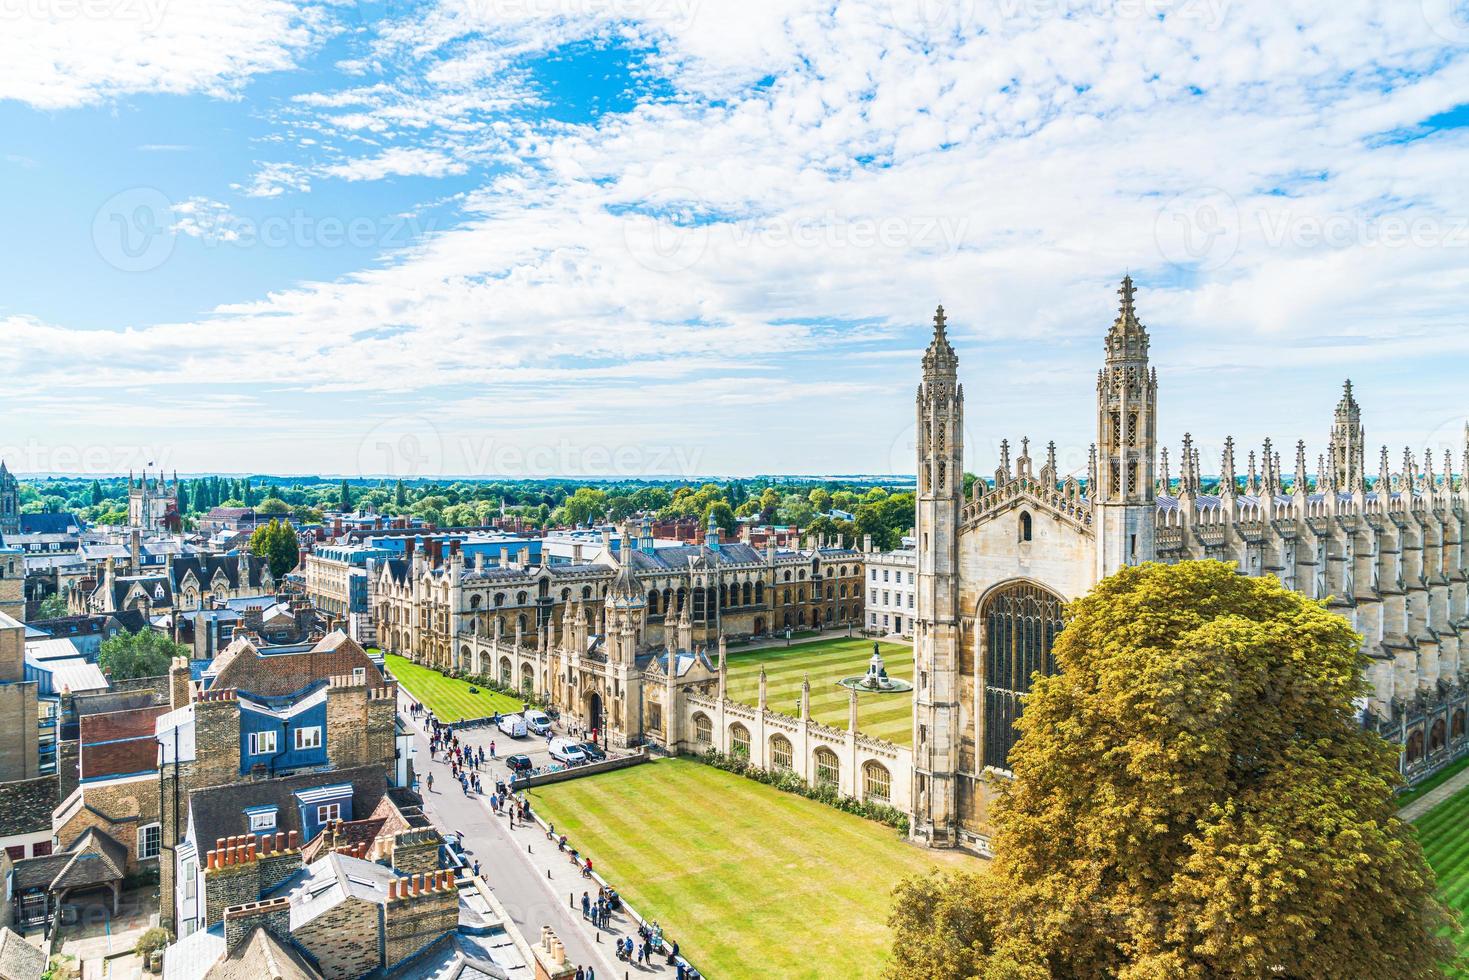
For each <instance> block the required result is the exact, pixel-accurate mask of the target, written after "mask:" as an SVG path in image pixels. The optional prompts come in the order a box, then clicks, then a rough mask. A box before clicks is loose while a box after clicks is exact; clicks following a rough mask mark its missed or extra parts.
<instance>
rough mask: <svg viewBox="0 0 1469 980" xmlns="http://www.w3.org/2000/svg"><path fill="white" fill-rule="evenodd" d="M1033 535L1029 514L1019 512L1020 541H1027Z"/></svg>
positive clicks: (1033, 530) (1033, 529)
mask: <svg viewBox="0 0 1469 980" xmlns="http://www.w3.org/2000/svg"><path fill="white" fill-rule="evenodd" d="M1034 535H1035V528H1034V526H1033V522H1032V521H1031V519H1030V514H1029V513H1027V512H1026V511H1023V510H1022V511H1021V512H1020V540H1021V541H1029V540H1031V539H1032V538H1033V537H1034Z"/></svg>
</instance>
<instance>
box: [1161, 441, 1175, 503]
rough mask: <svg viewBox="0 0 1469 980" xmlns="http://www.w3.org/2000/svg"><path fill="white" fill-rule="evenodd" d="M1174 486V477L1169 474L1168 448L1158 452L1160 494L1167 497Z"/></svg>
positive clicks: (1165, 447)
mask: <svg viewBox="0 0 1469 980" xmlns="http://www.w3.org/2000/svg"><path fill="white" fill-rule="evenodd" d="M1172 486H1173V476H1172V474H1170V473H1169V472H1168V447H1167V446H1164V447H1163V448H1162V449H1160V450H1158V493H1159V494H1161V495H1166V494H1168V492H1169V491H1170V489H1171V488H1172Z"/></svg>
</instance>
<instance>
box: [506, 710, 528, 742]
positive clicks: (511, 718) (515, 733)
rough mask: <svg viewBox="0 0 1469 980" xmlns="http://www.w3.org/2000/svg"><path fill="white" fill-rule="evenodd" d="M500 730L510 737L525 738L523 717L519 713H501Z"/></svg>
mask: <svg viewBox="0 0 1469 980" xmlns="http://www.w3.org/2000/svg"><path fill="white" fill-rule="evenodd" d="M500 731H502V732H504V733H505V734H506V735H509V736H510V737H511V738H525V719H524V718H522V717H520V715H501V716H500Z"/></svg>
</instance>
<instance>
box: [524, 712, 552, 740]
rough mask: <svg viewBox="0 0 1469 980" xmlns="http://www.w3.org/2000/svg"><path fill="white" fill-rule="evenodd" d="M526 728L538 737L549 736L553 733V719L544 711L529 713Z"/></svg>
mask: <svg viewBox="0 0 1469 980" xmlns="http://www.w3.org/2000/svg"><path fill="white" fill-rule="evenodd" d="M525 727H526V728H529V729H530V730H531V732H533V733H534V734H536V735H548V734H550V732H551V719H550V717H548V716H547V714H546V713H545V712H544V711H527V712H526V713H525Z"/></svg>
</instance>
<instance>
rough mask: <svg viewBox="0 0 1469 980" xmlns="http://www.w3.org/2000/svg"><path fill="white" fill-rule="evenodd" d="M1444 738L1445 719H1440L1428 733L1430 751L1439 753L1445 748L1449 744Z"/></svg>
mask: <svg viewBox="0 0 1469 980" xmlns="http://www.w3.org/2000/svg"><path fill="white" fill-rule="evenodd" d="M1444 736H1445V725H1444V723H1443V719H1442V718H1440V719H1439V720H1438V721H1436V722H1434V723H1433V728H1432V729H1430V730H1429V732H1428V751H1430V752H1437V751H1438V750H1439V749H1441V748H1443V747H1444V745H1445V744H1446V742H1447V739H1446V738H1445V737H1444Z"/></svg>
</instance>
